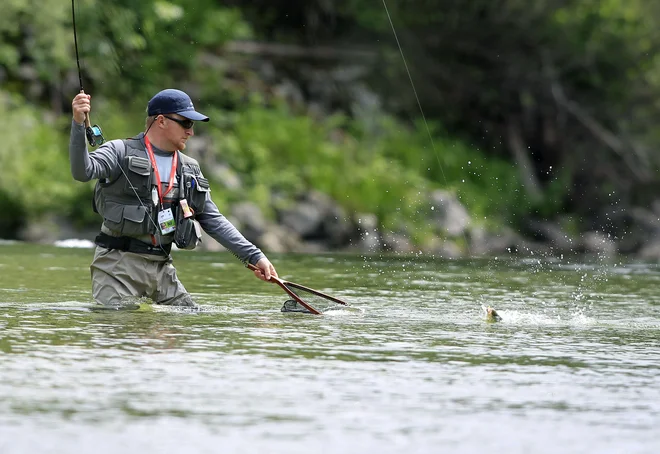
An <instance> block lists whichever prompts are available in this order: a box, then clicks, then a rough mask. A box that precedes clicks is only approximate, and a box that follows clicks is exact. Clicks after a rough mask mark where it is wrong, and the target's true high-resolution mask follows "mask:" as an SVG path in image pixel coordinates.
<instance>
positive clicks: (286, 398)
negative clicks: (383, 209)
mask: <svg viewBox="0 0 660 454" xmlns="http://www.w3.org/2000/svg"><path fill="white" fill-rule="evenodd" d="M91 255H92V251H91V250H89V249H64V248H56V247H51V246H47V247H45V246H37V245H26V244H5V245H0V452H1V453H3V454H5V453H25V452H40V453H46V452H47V453H71V452H96V453H117V452H122V453H144V452H159V453H161V452H177V453H206V452H208V453H211V452H214V453H215V452H232V453H254V452H268V453H280V452H281V453H305V454H309V453H353V452H354V453H402V452H409V453H435V452H452V453H482V452H484V450H489V451H490V452H507V453H586V452H593V453H596V452H597V453H607V452H612V453H624V452H625V453H656V452H660V435H659V434H660V430H658V425H659V424H660V349H659V347H660V317H659V316H660V292H659V291H658V283H659V282H660V267H658V265H655V264H632V263H629V264H624V263H603V262H600V261H598V260H595V261H590V262H584V261H576V260H572V259H564V260H531V259H515V258H507V259H498V260H495V259H490V260H486V259H482V260H460V261H456V260H431V259H429V258H428V257H421V256H420V257H409V258H396V257H379V256H370V257H363V256H357V255H330V256H292V255H287V256H273V257H271V259H272V260H273V261H274V263H275V264H276V266H277V267H278V271H279V272H280V275H281V276H282V277H284V278H285V279H289V280H292V281H295V282H299V283H301V284H304V285H307V286H310V287H313V288H317V289H319V290H322V291H326V292H327V293H330V294H332V295H335V296H338V297H340V298H343V299H345V300H347V301H349V302H350V303H351V304H352V305H353V306H354V307H355V308H356V309H357V310H355V311H338V312H333V313H331V314H328V315H324V316H310V315H305V314H290V313H289V314H283V313H281V312H280V311H279V309H280V306H281V304H282V302H283V301H284V300H285V299H286V297H285V295H284V294H283V293H282V291H281V290H280V289H279V288H278V287H277V286H275V285H272V284H269V283H264V282H261V281H259V280H257V279H255V278H254V277H253V276H252V275H251V273H250V272H249V271H248V270H246V269H245V268H243V267H242V266H241V265H240V263H238V262H237V261H236V259H234V258H233V257H232V256H231V255H229V254H226V253H198V252H176V253H175V263H176V264H177V267H178V269H179V275H180V278H181V279H182V281H183V282H184V284H185V285H186V287H187V288H188V290H189V291H191V292H192V293H193V294H194V296H195V297H196V299H197V300H198V302H199V303H200V304H201V305H202V308H203V311H202V312H199V313H190V312H182V311H173V310H170V309H168V308H162V307H153V306H144V308H145V309H148V308H152V310H144V309H143V310H140V311H137V312H107V311H97V310H93V309H94V304H93V302H92V300H91V292H90V283H89V269H88V265H89V261H90V259H91ZM482 305H491V306H494V307H495V308H497V310H498V311H499V313H500V314H501V316H502V317H503V321H502V322H501V323H495V324H492V323H486V322H485V321H484V318H483V315H482V312H481V306H482Z"/></svg>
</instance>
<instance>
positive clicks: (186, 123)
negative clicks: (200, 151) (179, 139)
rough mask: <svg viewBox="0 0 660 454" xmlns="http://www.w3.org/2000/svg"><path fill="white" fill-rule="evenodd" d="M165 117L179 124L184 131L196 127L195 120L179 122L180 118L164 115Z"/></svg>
mask: <svg viewBox="0 0 660 454" xmlns="http://www.w3.org/2000/svg"><path fill="white" fill-rule="evenodd" d="M163 117H165V118H167V119H168V120H172V121H175V122H177V123H179V124H180V125H181V127H182V128H183V129H190V128H192V127H193V126H194V125H195V122H194V121H193V120H188V119H187V118H186V119H185V120H179V119H178V118H172V117H168V116H167V115H163Z"/></svg>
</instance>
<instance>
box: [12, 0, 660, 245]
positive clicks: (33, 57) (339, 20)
mask: <svg viewBox="0 0 660 454" xmlns="http://www.w3.org/2000/svg"><path fill="white" fill-rule="evenodd" d="M328 3H333V4H334V5H329V4H328ZM387 3H388V6H389V12H390V17H391V18H392V21H393V23H394V25H395V27H396V28H397V35H398V37H399V38H400V43H401V44H402V46H403V47H404V53H405V56H406V60H407V63H408V65H409V68H410V71H411V77H412V78H413V80H414V82H415V87H416V89H417V92H418V94H419V97H420V102H421V104H422V105H423V108H424V111H425V113H426V118H422V117H421V114H420V110H419V107H418V105H417V100H416V98H415V93H414V92H413V90H412V87H411V85H410V81H409V79H408V74H407V73H406V71H405V67H404V65H403V61H402V59H401V55H400V53H399V49H398V47H397V43H396V41H395V40H394V38H393V34H392V30H391V28H390V23H389V20H388V16H387V15H386V13H385V10H384V8H383V5H382V3H381V2H371V1H366V0H343V1H340V2H320V1H319V2H315V1H312V2H309V1H303V0H287V1H284V0H253V1H250V2H248V1H240V0H234V1H229V2H222V3H220V2H216V1H213V0H198V1H195V2H193V3H192V4H191V2H186V1H183V0H171V1H164V0H143V1H137V0H113V1H111V2H102V1H100V0H78V1H77V2H76V5H77V10H76V12H77V17H76V19H77V25H78V33H79V35H78V38H79V47H80V53H81V58H82V63H83V76H84V77H83V82H84V86H85V90H86V91H87V92H89V93H91V94H92V95H93V109H94V110H93V112H92V120H93V122H98V123H100V124H101V125H102V126H103V129H104V131H105V134H106V136H107V138H117V137H127V136H132V135H134V134H135V133H136V132H138V131H139V130H140V129H141V126H142V124H143V121H144V107H145V105H146V102H147V100H148V99H149V98H150V96H152V95H153V94H154V93H155V92H157V91H158V90H160V89H162V88H165V87H177V88H181V89H184V90H186V91H188V92H189V93H190V94H191V95H192V96H193V98H194V99H195V100H196V105H197V106H198V107H199V108H200V110H202V111H205V112H208V113H209V115H210V116H211V117H212V122H211V123H209V124H208V125H202V126H200V127H199V128H198V130H197V131H196V132H197V133H198V134H203V135H207V136H208V137H209V138H210V140H209V144H210V145H209V149H208V150H206V152H208V153H210V154H211V157H212V158H211V159H212V161H213V162H223V163H226V164H227V165H229V166H230V167H231V168H232V169H233V170H235V171H236V172H238V174H239V175H240V177H241V180H242V183H243V184H242V188H241V189H236V188H230V187H229V186H225V185H223V184H222V183H223V182H222V181H217V180H216V181H214V182H213V187H214V193H215V196H214V198H215V199H216V202H217V203H218V205H219V206H221V208H224V209H227V207H228V206H229V205H230V204H231V203H232V202H235V201H238V200H244V199H246V198H248V199H250V200H253V201H255V202H256V203H258V204H259V205H260V206H261V207H262V208H263V209H264V211H265V213H266V214H267V215H271V216H272V215H273V207H274V206H277V204H281V203H287V200H292V199H294V198H295V197H296V196H298V195H300V194H301V193H304V192H305V191H307V190H309V189H312V188H313V189H317V190H319V191H321V192H324V193H326V194H328V195H330V196H331V197H332V198H333V199H335V200H336V201H337V202H338V203H340V204H341V205H342V206H343V207H344V208H345V209H346V210H347V211H348V212H349V213H364V212H369V213H374V214H376V215H377V216H378V218H379V220H380V222H381V223H382V225H383V226H384V227H387V228H389V229H392V230H399V229H406V228H407V229H408V230H409V231H416V232H417V234H418V235H420V236H423V235H424V234H425V228H426V227H425V225H426V224H427V223H425V222H424V220H425V219H426V217H427V216H428V210H429V204H428V201H427V195H428V193H429V192H430V191H432V190H434V189H437V188H444V189H449V190H451V191H454V192H455V193H456V194H457V195H458V196H459V198H460V200H461V201H462V202H463V203H464V204H465V205H466V206H467V207H468V210H469V211H470V212H471V214H472V215H473V217H474V218H475V220H477V221H478V222H483V223H486V224H502V223H517V222H521V220H522V219H524V218H526V217H530V216H534V217H541V218H552V217H554V216H557V215H558V214H562V213H569V214H570V213H573V214H577V216H578V218H581V217H582V216H584V215H586V214H589V215H593V216H595V217H598V214H594V213H597V212H598V210H599V207H600V206H601V205H603V206H605V205H607V203H610V202H611V200H608V201H607V203H606V202H603V201H601V198H602V197H603V196H604V194H607V193H614V192H615V193H616V194H617V200H618V201H620V202H621V201H625V200H628V199H632V198H633V197H634V193H635V191H636V187H637V183H639V184H648V182H649V180H653V179H654V178H656V176H655V175H656V174H657V159H656V157H655V156H654V154H653V153H651V152H650V151H648V150H651V149H653V146H654V145H655V144H656V142H658V141H660V135H658V134H657V132H655V128H654V127H653V122H652V120H653V114H654V113H655V112H656V111H657V109H656V106H655V101H654V100H653V96H654V95H656V94H658V93H660V84H659V83H658V81H660V77H658V74H660V73H659V72H658V64H657V58H656V57H655V49H657V48H658V45H659V44H660V34H659V33H658V32H657V31H656V30H655V27H654V22H653V18H655V17H660V6H655V4H654V3H653V2H650V1H643V0H630V1H625V2H624V1H622V0H602V1H577V0H573V1H570V0H569V1H561V2H560V1H552V0H550V1H547V2H542V3H540V4H532V3H528V2H520V1H515V0H507V1H504V2H489V1H486V0H477V1H474V2H464V1H460V0H436V1H432V0H427V1H422V2H418V1H415V2H412V1H405V0H399V1H395V0H391V1H389V2H387ZM70 13H71V11H70V4H69V3H67V2H48V6H47V7H44V6H42V5H41V2H36V1H34V0H11V1H10V2H8V3H7V4H6V5H3V15H2V17H0V82H1V84H2V85H1V86H0V116H1V117H2V118H4V120H3V121H2V122H0V133H1V134H2V136H3V137H4V138H5V140H4V145H5V146H4V147H2V148H1V149H0V202H3V206H4V207H7V209H6V210H5V213H10V212H11V213H12V216H11V217H12V219H11V220H9V216H3V217H2V221H0V237H12V236H14V235H16V233H17V229H18V227H19V226H20V225H21V224H22V223H23V222H25V221H28V220H30V219H39V217H41V216H44V215H47V214H57V215H60V216H64V217H66V218H68V219H70V220H71V221H73V222H75V223H77V224H78V225H81V226H82V225H90V224H94V223H97V222H98V220H97V219H96V218H95V216H94V215H93V214H92V213H91V211H90V210H89V200H90V198H91V190H92V185H93V184H92V183H91V182H90V183H88V184H80V183H77V182H74V181H73V180H72V178H71V176H70V174H69V164H68V154H67V143H68V133H69V124H70V123H69V122H70V101H71V98H73V96H74V95H75V93H76V92H77V91H78V89H79V87H78V78H77V73H76V66H75V52H74V47H73V30H72V27H71V25H72V24H71V15H70ZM303 25H304V27H303ZM246 39H250V40H254V41H257V42H262V43H271V44H272V43H274V42H277V43H286V44H289V45H294V46H299V47H300V48H301V49H305V47H304V46H309V45H318V46H324V47H325V48H336V49H349V50H351V49H352V50H366V51H368V52H369V53H371V54H372V55H373V58H371V59H368V58H367V59H364V60H363V61H360V62H356V61H355V59H354V58H353V59H352V60H351V57H346V58H344V57H341V56H339V57H337V58H336V59H335V60H332V61H330V62H328V61H324V60H323V59H320V58H317V57H315V56H314V55H313V51H309V52H308V56H307V57H303V58H302V61H301V58H300V57H295V56H291V57H287V56H286V55H285V56H282V55H279V56H278V57H272V59H273V61H274V62H275V63H273V65H274V66H275V67H276V69H277V71H280V73H282V74H286V75H287V77H288V78H289V79H294V81H295V79H296V77H297V76H300V79H301V82H300V85H301V86H302V88H301V91H302V92H303V93H304V92H305V86H304V84H305V82H304V81H302V80H303V79H305V76H304V74H303V73H305V71H311V70H318V71H325V72H326V73H327V74H328V77H329V78H330V77H331V76H330V74H331V72H332V68H333V67H339V66H344V67H347V66H351V65H352V66H356V65H358V66H361V67H362V68H363V69H365V71H364V73H365V75H364V76H363V77H361V78H360V80H359V81H355V83H356V84H357V83H358V82H359V83H366V84H367V85H368V87H369V88H370V89H371V90H372V91H373V92H375V94H376V95H377V96H378V97H379V99H380V100H381V103H380V106H378V107H375V108H374V109H372V110H370V111H369V112H368V113H365V112H359V111H356V110H354V109H352V107H351V105H352V100H351V99H347V98H346V96H343V95H341V93H339V92H340V91H341V90H340V89H339V88H334V89H332V90H330V91H331V92H332V91H333V90H334V92H337V93H339V94H337V98H336V99H333V100H332V101H333V103H331V105H332V108H326V109H325V111H323V112H322V113H321V114H318V113H317V114H315V115H310V113H309V112H308V110H307V109H306V108H305V107H301V105H300V103H298V104H295V103H290V102H287V99H286V98H285V97H283V96H280V95H278V94H276V93H275V92H274V91H273V87H272V86H271V84H272V83H273V82H272V81H269V80H267V78H264V77H263V72H260V70H259V69H258V68H256V66H258V65H255V64H254V63H255V61H256V62H257V63H263V62H264V61H268V60H269V58H271V56H270V55H269V54H268V53H267V52H266V53H264V54H259V53H257V54H256V56H255V55H253V56H252V57H248V56H245V55H240V54H239V53H236V52H234V53H232V52H229V51H228V50H227V47H226V45H227V43H230V42H235V41H237V40H246ZM309 54H312V55H311V56H309ZM347 59H348V60H347ZM292 68H293V69H292ZM305 68H306V69H305ZM296 71H297V73H296ZM351 83H354V82H352V81H349V82H347V83H346V84H348V85H350V84H351ZM328 84H329V85H332V84H335V85H334V86H335V87H336V86H338V85H341V84H340V83H338V82H337V81H332V80H328ZM315 96H316V95H314V94H313V93H305V102H306V103H310V102H314V101H315V100H316V99H315ZM324 101H327V100H324ZM585 187H590V188H596V189H589V190H585V189H584V188H585ZM274 196H275V197H274ZM587 221H588V220H586V219H585V222H587ZM592 221H593V219H592ZM410 227H415V228H413V229H411V228H410ZM417 239H420V240H421V238H417Z"/></svg>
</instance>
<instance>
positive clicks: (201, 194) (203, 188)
mask: <svg viewBox="0 0 660 454" xmlns="http://www.w3.org/2000/svg"><path fill="white" fill-rule="evenodd" d="M192 182H193V183H192V191H191V192H190V200H189V202H190V206H192V209H193V210H195V213H202V212H204V204H205V203H206V195H207V194H208V193H209V191H210V186H209V180H207V179H206V178H204V177H200V176H197V175H195V176H192Z"/></svg>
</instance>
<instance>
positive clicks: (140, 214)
mask: <svg viewBox="0 0 660 454" xmlns="http://www.w3.org/2000/svg"><path fill="white" fill-rule="evenodd" d="M103 223H104V224H105V225H106V227H108V228H109V229H110V230H112V231H114V232H119V233H121V234H122V235H128V236H135V235H144V234H146V233H149V231H150V229H149V209H148V208H147V207H144V206H134V205H121V204H119V203H114V202H106V204H105V207H104V209H103Z"/></svg>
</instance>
